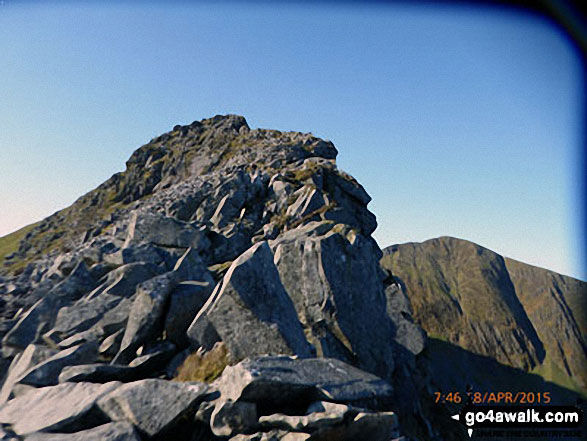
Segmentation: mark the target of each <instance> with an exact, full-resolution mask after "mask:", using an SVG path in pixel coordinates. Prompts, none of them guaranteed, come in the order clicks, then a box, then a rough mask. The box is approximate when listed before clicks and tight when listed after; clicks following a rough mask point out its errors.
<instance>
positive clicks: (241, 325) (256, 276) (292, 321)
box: [188, 242, 313, 360]
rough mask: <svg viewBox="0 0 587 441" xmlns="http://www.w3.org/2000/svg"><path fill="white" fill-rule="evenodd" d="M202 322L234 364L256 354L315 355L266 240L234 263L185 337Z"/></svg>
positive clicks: (254, 246)
mask: <svg viewBox="0 0 587 441" xmlns="http://www.w3.org/2000/svg"><path fill="white" fill-rule="evenodd" d="M201 320H204V321H209V322H210V323H211V324H212V325H213V327H214V329H215V330H216V332H217V333H218V335H219V336H220V337H221V339H222V341H223V342H224V343H225V344H226V346H227V348H228V351H229V353H230V354H231V357H232V358H233V359H235V360H242V359H243V358H245V357H247V356H251V355H256V354H298V355H300V356H305V357H309V356H312V355H313V348H312V347H311V346H310V344H309V343H308V342H307V341H306V338H305V336H304V331H303V329H302V326H301V325H300V323H299V321H298V318H297V314H296V311H295V308H294V305H293V304H292V301H291V299H290V298H289V296H288V295H287V292H286V291H285V290H284V288H283V286H282V284H281V281H280V279H279V273H278V272H277V269H276V268H275V265H274V263H273V254H272V253H271V250H270V248H269V246H268V244H267V242H259V243H257V244H255V245H253V246H252V247H251V248H249V249H248V250H247V251H246V252H245V253H243V254H242V255H241V256H240V257H239V258H238V259H236V260H235V261H234V262H233V263H232V265H231V267H230V269H229V270H228V272H227V273H226V275H225V276H224V279H223V281H222V286H221V287H220V289H217V290H215V291H214V294H213V295H212V296H211V297H210V298H209V299H208V302H207V303H206V305H204V307H203V308H202V309H201V310H200V312H199V313H198V315H197V316H196V318H195V319H194V321H193V322H192V324H191V325H190V329H189V330H188V334H189V333H191V329H192V328H199V327H200V324H199V323H198V322H199V321H201Z"/></svg>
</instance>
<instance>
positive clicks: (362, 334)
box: [269, 222, 394, 378]
mask: <svg viewBox="0 0 587 441" xmlns="http://www.w3.org/2000/svg"><path fill="white" fill-rule="evenodd" d="M269 244H270V246H271V248H272V250H273V252H274V256H275V257H274V261H275V265H276V267H277V270H278V272H279V278H280V281H281V283H282V286H283V287H284V288H285V290H286V291H287V293H288V295H289V297H290V298H291V300H292V302H293V305H294V306H295V309H296V312H297V315H298V317H299V320H300V321H301V323H302V325H303V327H304V329H305V330H306V336H307V337H308V339H309V340H310V342H311V343H312V344H313V346H314V347H315V348H316V352H317V354H319V355H322V356H324V357H335V358H338V359H341V360H345V361H347V362H349V363H353V364H358V365H359V366H361V367H362V368H364V369H366V370H368V371H370V372H374V373H377V374H378V375H379V376H382V377H385V378H389V377H390V376H391V373H392V371H393V367H394V362H393V358H394V357H393V351H392V348H391V345H389V344H385V345H382V344H378V342H391V341H392V340H393V337H394V332H393V326H392V322H391V320H390V318H389V316H388V315H387V313H386V305H387V301H386V297H385V294H384V291H383V284H382V280H383V273H382V271H381V269H380V267H379V262H378V256H379V254H380V251H379V248H378V247H377V245H376V244H375V243H374V241H373V239H371V238H369V237H365V236H363V235H361V234H359V233H357V232H356V231H355V230H353V229H351V228H348V227H347V226H345V225H340V224H339V225H332V224H331V223H328V222H316V223H312V224H309V225H306V226H303V227H299V228H296V229H294V230H290V231H287V232H286V233H284V234H282V235H280V236H279V237H278V238H277V239H275V240H274V241H270V242H269Z"/></svg>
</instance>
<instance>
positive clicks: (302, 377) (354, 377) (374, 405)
mask: <svg viewBox="0 0 587 441" xmlns="http://www.w3.org/2000/svg"><path fill="white" fill-rule="evenodd" d="M217 387H218V389H219V390H220V393H221V396H222V398H223V399H225V400H228V399H230V400H233V401H237V400H242V401H248V402H255V403H258V406H260V407H261V410H260V413H261V414H263V413H265V412H264V411H263V409H265V410H268V409H272V410H273V411H279V410H280V409H283V410H289V411H292V410H296V411H298V412H299V411H300V409H302V410H304V411H305V409H307V408H308V406H309V404H311V403H312V402H314V401H320V400H322V401H332V402H338V403H348V404H353V405H357V406H365V407H367V408H370V409H385V408H388V407H389V405H390V404H391V402H390V400H391V397H392V393H393V389H392V387H391V385H390V384H389V383H388V382H386V381H385V380H383V379H381V378H379V377H376V376H375V375H373V374H370V373H368V372H364V371H362V370H360V369H357V368H355V367H353V366H350V365H348V364H346V363H344V362H342V361H340V360H336V359H329V358H309V359H296V358H293V357H287V356H266V357H257V358H253V359H246V360H244V361H242V362H240V363H238V364H237V365H235V366H227V367H226V368H225V369H224V373H223V374H222V376H221V377H220V379H219V380H217ZM286 413H287V412H286ZM302 414H303V413H302Z"/></svg>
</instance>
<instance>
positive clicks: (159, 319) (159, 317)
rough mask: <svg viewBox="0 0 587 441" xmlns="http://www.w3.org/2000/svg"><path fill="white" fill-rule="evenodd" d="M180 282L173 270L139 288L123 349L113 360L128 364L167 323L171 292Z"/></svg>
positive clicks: (125, 333) (127, 326)
mask: <svg viewBox="0 0 587 441" xmlns="http://www.w3.org/2000/svg"><path fill="white" fill-rule="evenodd" d="M176 284H177V276H176V275H175V274H174V273H173V272H169V273H166V274H162V275H160V276H157V277H154V278H152V279H150V280H147V281H146V282H143V283H141V284H140V285H139V286H138V287H137V294H136V297H135V299H134V301H133V304H132V308H131V310H130V315H129V317H128V322H127V324H126V329H125V331H124V336H123V338H122V343H121V345H120V350H119V351H118V354H117V355H116V357H114V360H113V363H128V362H129V361H130V360H132V359H133V358H134V354H135V353H136V351H137V349H138V348H139V347H140V346H142V345H143V343H145V342H148V341H150V340H151V339H153V338H154V337H156V336H157V335H158V334H159V333H160V332H161V331H162V330H163V326H164V315H165V310H166V308H167V305H168V299H169V294H170V292H171V291H172V290H173V289H174V288H175V286H176Z"/></svg>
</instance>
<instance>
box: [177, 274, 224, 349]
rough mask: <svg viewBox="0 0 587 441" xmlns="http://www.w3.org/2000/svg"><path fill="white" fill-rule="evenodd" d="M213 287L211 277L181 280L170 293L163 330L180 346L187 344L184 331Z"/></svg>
mask: <svg viewBox="0 0 587 441" xmlns="http://www.w3.org/2000/svg"><path fill="white" fill-rule="evenodd" d="M213 289H214V281H213V280H212V279H211V277H210V279H208V280H206V281H197V280H190V281H186V282H181V283H179V284H178V285H177V286H176V287H175V289H174V290H173V291H172V292H171V294H170V301H169V309H168V310H167V315H166V317H165V332H166V334H167V338H168V339H169V340H171V341H172V342H174V343H175V344H176V345H178V346H180V347H181V346H187V345H188V343H189V341H188V338H187V334H186V332H187V330H188V328H189V326H190V324H191V323H192V321H193V319H194V317H196V315H197V314H198V312H199V311H200V309H202V306H204V304H205V303H206V301H207V300H208V298H209V297H210V294H211V293H212V290H213Z"/></svg>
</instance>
